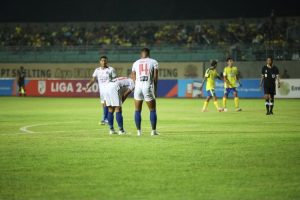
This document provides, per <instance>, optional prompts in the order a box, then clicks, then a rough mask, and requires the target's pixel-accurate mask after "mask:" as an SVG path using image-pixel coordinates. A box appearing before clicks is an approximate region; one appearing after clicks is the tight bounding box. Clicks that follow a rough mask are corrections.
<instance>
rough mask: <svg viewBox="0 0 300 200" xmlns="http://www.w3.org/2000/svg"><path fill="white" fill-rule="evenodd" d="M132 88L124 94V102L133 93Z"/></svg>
mask: <svg viewBox="0 0 300 200" xmlns="http://www.w3.org/2000/svg"><path fill="white" fill-rule="evenodd" d="M131 92H132V90H131V89H128V90H127V91H126V92H125V93H124V94H123V96H122V102H124V101H125V100H126V99H127V97H128V96H129V95H130V94H131Z"/></svg>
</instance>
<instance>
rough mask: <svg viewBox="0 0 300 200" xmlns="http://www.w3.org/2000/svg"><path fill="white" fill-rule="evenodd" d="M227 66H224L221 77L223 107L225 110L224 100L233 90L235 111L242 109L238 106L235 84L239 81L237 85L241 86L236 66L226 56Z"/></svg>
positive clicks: (225, 100)
mask: <svg viewBox="0 0 300 200" xmlns="http://www.w3.org/2000/svg"><path fill="white" fill-rule="evenodd" d="M226 61H227V67H225V68H224V72H223V77H224V96H223V108H224V111H225V112H227V107H226V102H227V98H228V95H229V94H230V93H231V92H233V96H234V105H235V111H238V112H239V111H242V109H241V108H240V107H239V97H238V91H237V84H236V82H238V83H239V86H240V87H242V84H241V82H240V79H239V72H238V69H237V67H236V66H233V59H232V58H230V57H229V58H227V59H226Z"/></svg>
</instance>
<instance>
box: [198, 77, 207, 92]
mask: <svg viewBox="0 0 300 200" xmlns="http://www.w3.org/2000/svg"><path fill="white" fill-rule="evenodd" d="M206 79H207V78H206V76H204V77H203V80H202V83H201V86H200V90H202V88H203V85H204V83H205V81H206Z"/></svg>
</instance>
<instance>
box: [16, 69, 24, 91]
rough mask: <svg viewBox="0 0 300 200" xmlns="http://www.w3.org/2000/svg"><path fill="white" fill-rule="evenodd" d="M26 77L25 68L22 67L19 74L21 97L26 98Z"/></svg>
mask: <svg viewBox="0 0 300 200" xmlns="http://www.w3.org/2000/svg"><path fill="white" fill-rule="evenodd" d="M25 77H26V71H25V69H24V67H23V66H21V67H20V69H19V70H18V73H17V80H18V86H19V96H26V90H25Z"/></svg>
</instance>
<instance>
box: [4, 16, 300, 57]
mask: <svg viewBox="0 0 300 200" xmlns="http://www.w3.org/2000/svg"><path fill="white" fill-rule="evenodd" d="M299 27H300V18H299V17H293V18H292V17H291V18H261V19H231V20H202V21H162V22H157V21H156V22H125V23H121V22H102V23H100V22H99V23H96V22H87V23H48V24H44V23H43V24H39V23H18V24H15V23H11V24H10V23H6V24H0V41H1V43H0V51H1V52H0V57H1V58H3V59H4V60H5V58H6V60H7V59H8V57H9V56H11V55H7V54H8V52H9V53H12V54H14V53H15V54H16V52H17V56H18V57H19V60H20V52H26V53H29V54H30V52H32V53H33V54H34V55H36V54H41V52H43V51H44V52H47V53H48V54H49V52H50V54H53V55H50V57H51V58H49V55H46V60H47V59H48V60H49V59H53V58H55V57H57V55H58V53H60V54H61V55H65V56H64V57H69V56H68V55H75V60H76V59H78V55H80V54H86V53H87V52H89V53H90V55H91V54H93V53H92V52H94V53H97V54H98V53H99V51H100V52H101V51H102V52H105V53H108V54H112V55H114V54H115V53H117V54H121V56H119V60H128V59H130V56H129V57H128V54H130V53H131V52H132V51H135V48H138V47H141V46H149V47H152V49H154V52H155V51H156V52H160V53H161V52H163V53H164V52H168V51H169V52H172V53H174V51H175V52H176V49H179V50H180V53H179V54H181V55H183V57H184V58H183V59H184V60H187V59H192V60H193V55H192V54H193V53H199V52H200V53H203V54H202V55H203V56H200V58H199V57H197V58H196V60H199V59H200V60H205V59H207V58H209V57H216V55H219V54H220V53H221V54H223V57H224V56H225V55H226V54H230V55H232V56H233V57H234V58H236V60H253V59H256V60H261V59H264V58H265V54H266V51H272V52H271V53H272V54H274V55H275V54H276V57H277V59H285V60H289V59H292V57H293V55H294V54H295V53H299V46H300V39H299V35H300V28H299ZM220 49H222V51H221V50H220ZM204 51H205V52H207V51H208V52H209V51H210V52H209V53H208V55H207V53H205V52H204ZM185 55H187V57H185ZM261 55H263V56H261ZM122 56H123V57H124V58H123V59H122ZM162 56H163V59H165V60H169V59H172V58H170V56H171V55H168V53H167V55H162ZM168 56H169V57H168ZM26 57H27V56H26ZM73 57H74V56H73ZM73 57H72V56H71V58H70V57H69V59H70V60H72V59H74V58H73ZM83 57H84V56H83ZM217 57H220V56H217ZM11 59H12V60H15V59H16V58H15V57H14V58H11ZM38 59H40V60H41V61H43V55H42V54H41V55H40V56H39V57H38ZM61 59H62V60H64V58H61ZM85 59H86V60H88V59H90V58H88V57H85ZM17 60H18V59H17ZM21 60H22V59H21ZM32 60H33V58H31V59H30V61H32ZM67 60H68V59H67ZM67 60H65V61H67ZM22 61H24V59H23V60H22ZM25 61H26V60H25ZM35 61H39V60H35Z"/></svg>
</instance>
